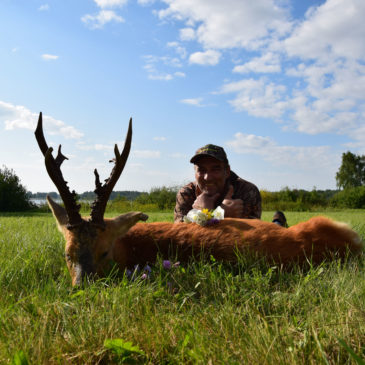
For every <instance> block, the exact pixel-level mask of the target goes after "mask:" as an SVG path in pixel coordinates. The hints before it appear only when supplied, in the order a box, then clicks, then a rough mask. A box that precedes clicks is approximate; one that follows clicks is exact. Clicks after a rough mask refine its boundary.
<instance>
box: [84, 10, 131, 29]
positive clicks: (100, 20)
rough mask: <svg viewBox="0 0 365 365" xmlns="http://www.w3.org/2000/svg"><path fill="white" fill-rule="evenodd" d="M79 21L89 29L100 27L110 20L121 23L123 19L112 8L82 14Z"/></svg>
mask: <svg viewBox="0 0 365 365" xmlns="http://www.w3.org/2000/svg"><path fill="white" fill-rule="evenodd" d="M81 21H82V22H83V23H84V24H85V25H86V26H88V27H89V28H90V29H101V28H103V27H104V25H105V24H107V23H110V22H115V23H123V22H124V19H123V18H122V17H121V16H120V15H118V14H116V12H115V11H113V10H101V11H100V12H99V13H98V14H96V15H90V14H86V15H84V16H83V17H82V18H81Z"/></svg>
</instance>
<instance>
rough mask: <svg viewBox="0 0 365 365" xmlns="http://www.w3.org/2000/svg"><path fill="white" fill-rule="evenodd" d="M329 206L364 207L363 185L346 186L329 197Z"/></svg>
mask: <svg viewBox="0 0 365 365" xmlns="http://www.w3.org/2000/svg"><path fill="white" fill-rule="evenodd" d="M330 203H331V206H333V207H338V208H350V209H361V208H365V186H357V187H352V188H351V187H348V188H346V189H344V190H342V191H339V192H338V193H336V194H335V195H334V196H333V197H332V199H331V202H330Z"/></svg>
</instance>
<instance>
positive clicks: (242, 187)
mask: <svg viewBox="0 0 365 365" xmlns="http://www.w3.org/2000/svg"><path fill="white" fill-rule="evenodd" d="M231 189H232V188H230V189H229V190H228V193H227V195H226V197H225V199H224V200H223V202H222V204H221V205H222V208H223V209H225V208H226V209H227V213H228V214H227V215H226V214H225V215H224V216H225V217H234V218H249V219H260V218H261V195H260V191H259V189H258V188H257V187H256V186H255V185H254V184H252V183H250V182H248V181H245V180H243V179H239V180H237V181H236V182H234V183H233V195H232V194H231V195H230V194H229V193H230V192H231V191H232V190H231Z"/></svg>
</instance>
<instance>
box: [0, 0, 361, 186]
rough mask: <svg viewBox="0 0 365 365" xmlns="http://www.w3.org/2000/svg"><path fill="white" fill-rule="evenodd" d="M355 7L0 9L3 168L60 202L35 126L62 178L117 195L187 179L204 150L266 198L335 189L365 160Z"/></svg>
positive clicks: (116, 2)
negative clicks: (119, 153)
mask: <svg viewBox="0 0 365 365" xmlns="http://www.w3.org/2000/svg"><path fill="white" fill-rule="evenodd" d="M364 17H365V1H363V0H327V1H323V0H321V1H319V0H306V1H303V0H295V1H294V0H277V1H275V0H255V1H251V0H225V1H222V0H162V1H157V0H156V1H153V0H78V1H74V0H62V1H61V0H44V1H41V0H2V1H1V2H0V40H1V43H0V60H1V61H0V156H1V160H0V164H1V165H5V166H7V167H8V168H12V169H13V170H14V171H15V172H16V174H17V175H18V176H19V177H20V179H21V182H22V183H23V185H25V186H26V188H27V189H28V190H30V191H32V192H37V191H54V190H55V188H54V186H53V184H52V182H51V180H50V179H49V177H48V176H47V173H46V170H45V167H44V162H43V157H42V155H41V153H40V151H39V150H38V147H37V144H36V141H35V138H34V135H33V131H34V129H35V125H36V122H37V119H38V113H39V112H40V111H42V112H43V116H44V132H45V135H46V139H47V142H48V144H49V145H50V146H53V147H54V148H57V146H58V144H62V151H63V153H64V154H65V155H66V156H67V157H68V158H69V160H68V161H65V162H64V163H63V165H62V171H63V174H64V177H65V179H66V180H67V181H68V182H69V186H70V187H71V189H75V190H76V191H77V192H83V191H86V190H93V189H94V175H93V170H94V168H97V169H98V171H99V174H100V176H101V178H102V179H105V178H107V177H108V176H109V173H110V171H111V168H112V165H111V164H109V163H108V161H109V159H111V158H112V157H113V146H114V143H118V145H119V147H120V149H121V148H122V147H123V140H124V137H125V133H126V130H127V126H128V120H129V117H133V142H132V150H131V154H130V156H129V160H128V163H127V166H126V168H125V170H124V172H123V174H122V176H121V178H120V180H119V182H118V183H117V185H116V187H115V189H116V190H143V191H149V190H150V189H151V188H152V187H157V186H162V185H166V186H173V185H181V184H183V183H186V182H188V181H191V180H192V179H193V167H192V165H191V164H190V163H189V160H190V157H191V156H192V155H193V154H194V151H195V150H196V149H197V148H198V147H201V146H203V145H205V144H207V143H214V144H218V145H221V146H223V147H224V148H225V150H226V152H227V154H228V158H229V161H230V164H231V168H232V170H233V171H235V172H236V173H238V174H239V175H240V176H241V177H243V178H245V179H247V180H249V181H251V182H253V183H255V184H256V185H257V186H258V187H259V188H260V189H267V190H279V189H280V188H283V187H285V186H289V187H290V188H304V189H309V190H310V189H312V188H313V187H316V188H317V189H327V188H335V186H336V182H335V174H336V171H337V170H338V168H339V166H340V164H341V155H342V153H343V152H345V151H347V150H350V151H352V152H354V153H357V154H364V153H365V103H364V97H365V42H364V39H365V22H364V21H363V19H364Z"/></svg>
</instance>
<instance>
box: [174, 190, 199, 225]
mask: <svg viewBox="0 0 365 365" xmlns="http://www.w3.org/2000/svg"><path fill="white" fill-rule="evenodd" d="M194 201H195V190H194V187H193V184H188V185H185V186H184V187H182V188H181V189H180V190H179V191H178V193H177V194H176V205H175V210H174V221H175V223H177V222H183V221H184V216H185V215H187V214H188V212H189V210H191V209H193V204H194Z"/></svg>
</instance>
